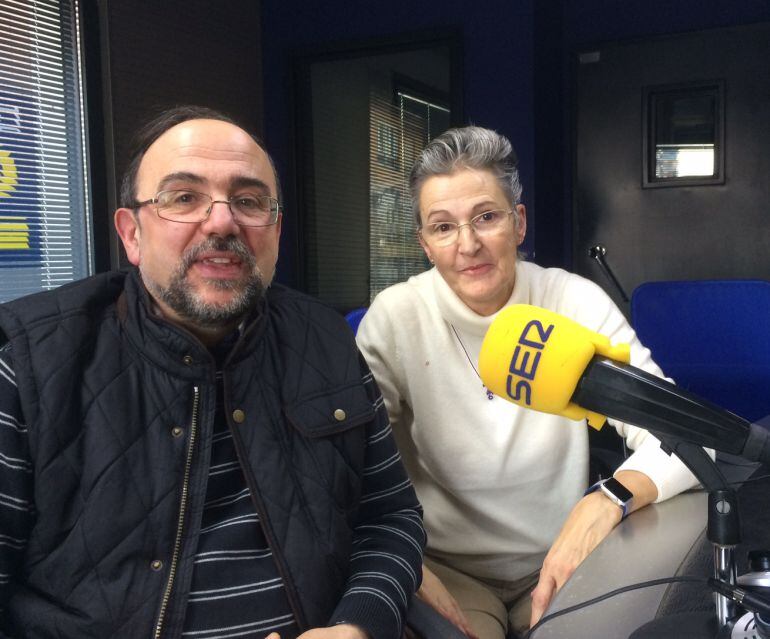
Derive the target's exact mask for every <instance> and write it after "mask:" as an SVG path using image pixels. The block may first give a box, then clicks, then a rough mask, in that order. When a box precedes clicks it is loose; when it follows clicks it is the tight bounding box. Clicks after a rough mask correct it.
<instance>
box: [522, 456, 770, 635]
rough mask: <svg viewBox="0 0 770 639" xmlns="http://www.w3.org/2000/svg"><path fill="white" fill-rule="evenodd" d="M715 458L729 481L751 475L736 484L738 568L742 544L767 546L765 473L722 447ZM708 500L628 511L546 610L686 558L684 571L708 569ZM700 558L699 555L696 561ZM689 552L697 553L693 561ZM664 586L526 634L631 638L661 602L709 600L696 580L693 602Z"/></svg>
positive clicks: (668, 571) (665, 605)
mask: <svg viewBox="0 0 770 639" xmlns="http://www.w3.org/2000/svg"><path fill="white" fill-rule="evenodd" d="M718 466H719V467H720V470H721V471H722V473H723V474H724V475H725V478H726V479H727V480H728V481H730V482H742V481H744V480H745V479H746V478H748V477H749V476H750V475H752V474H753V477H752V481H751V482H748V483H746V484H745V485H743V486H742V487H741V488H740V489H739V490H738V502H739V511H740V518H741V535H742V542H741V544H740V545H739V546H738V547H737V548H736V559H737V561H736V563H737V568H738V574H742V573H743V572H746V570H747V566H746V551H747V550H750V549H757V548H763V549H770V476H768V474H767V473H768V469H766V468H762V467H758V466H757V465H755V464H747V463H746V462H744V461H741V460H739V459H738V458H736V457H732V456H725V455H722V454H719V455H718ZM707 504H708V496H707V495H706V494H705V493H703V492H696V493H688V494H684V495H678V496H677V497H674V498H673V499H670V500H668V501H666V502H663V503H662V504H652V505H650V506H647V507H646V508H643V509H641V510H639V511H637V512H635V513H633V514H632V515H631V516H630V517H628V518H627V519H626V520H625V521H623V522H622V523H621V524H620V525H619V526H617V527H616V528H615V530H613V531H612V533H610V535H609V536H608V537H607V538H606V539H605V540H604V541H603V542H602V543H601V544H600V545H599V546H598V547H597V548H596V549H595V550H594V551H593V552H592V553H591V554H590V555H589V556H588V557H587V558H586V560H585V561H584V562H583V563H582V564H581V565H580V566H579V567H578V569H577V570H576V571H575V573H574V574H573V575H572V577H571V578H570V579H569V581H567V583H566V584H564V587H563V588H562V589H561V590H560V591H559V592H558V593H557V595H556V596H555V597H554V599H553V601H552V602H551V606H550V607H549V609H548V610H547V612H546V614H550V613H552V612H556V611H559V610H563V609H564V608H568V607H570V606H574V605H576V604H580V603H583V602H585V601H587V600H589V599H592V598H594V597H598V596H600V595H603V594H605V593H607V592H609V591H611V590H615V589H617V588H622V587H624V586H629V585H632V584H636V583H639V582H642V581H649V580H652V579H661V578H664V577H672V576H674V575H677V573H678V571H679V569H680V568H681V567H682V565H683V563H684V562H686V563H687V565H686V570H687V572H688V573H689V574H698V575H702V576H703V577H707V576H710V574H711V570H712V569H713V562H712V560H711V553H712V551H711V548H710V547H709V544H708V542H706V541H705V540H704V538H703V536H704V534H705V529H706V518H707ZM691 551H692V552H691ZM699 558H702V559H703V560H704V561H703V562H701V563H700V565H699V564H698V561H697V559H699ZM693 559H694V560H696V561H694V562H692V563H691V562H690V560H693ZM668 588H669V586H668V585H661V586H654V587H650V588H642V589H639V590H633V591H631V592H627V593H623V594H621V595H617V596H615V597H612V598H610V599H607V600H605V601H602V602H600V603H597V604H594V605H591V606H589V607H587V608H583V609H581V610H577V611H575V612H571V613H568V614H565V615H564V616H562V617H557V618H556V619H553V620H552V621H549V622H548V623H546V624H544V625H543V626H542V627H541V628H539V629H538V630H536V631H535V632H534V633H532V637H531V639H549V638H553V639H564V638H569V639H628V636H629V635H630V634H631V633H632V632H633V631H634V630H636V629H637V628H638V627H639V626H641V625H643V624H645V623H647V622H648V621H650V620H651V619H654V618H655V617H656V614H657V613H658V612H659V610H660V611H661V612H662V614H664V615H668V614H671V613H674V612H681V611H684V610H687V609H699V610H708V609H710V608H711V602H710V601H709V598H710V595H709V594H708V591H707V589H706V588H705V587H701V588H700V593H698V591H697V590H692V591H691V590H689V588H697V587H694V586H689V585H688V586H683V588H686V589H688V590H685V592H687V593H689V594H691V595H695V598H696V599H697V600H698V601H697V605H694V602H693V601H689V602H686V603H687V606H684V605H683V604H684V603H685V602H683V601H682V600H681V592H680V593H677V594H673V593H672V591H668ZM674 590H675V589H674ZM667 592H668V593H669V594H667ZM672 595H673V596H672ZM664 597H665V599H664Z"/></svg>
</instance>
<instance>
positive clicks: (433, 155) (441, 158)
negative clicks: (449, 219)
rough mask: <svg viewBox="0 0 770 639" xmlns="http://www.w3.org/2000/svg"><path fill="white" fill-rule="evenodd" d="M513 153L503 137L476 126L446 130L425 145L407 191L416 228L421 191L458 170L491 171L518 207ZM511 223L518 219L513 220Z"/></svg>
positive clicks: (518, 189)
mask: <svg viewBox="0 0 770 639" xmlns="http://www.w3.org/2000/svg"><path fill="white" fill-rule="evenodd" d="M518 165H519V161H518V158H517V157H516V151H514V150H513V146H512V145H511V143H510V142H509V141H508V138H506V137H505V136H503V135H500V134H499V133H497V131H493V130H491V129H484V128H482V127H479V126H466V127H462V128H457V129H449V130H448V131H445V132H444V133H442V134H441V135H439V136H438V137H436V138H433V140H431V141H430V142H429V143H428V146H426V147H425V148H424V149H423V150H422V152H421V153H420V157H419V158H418V159H417V162H415V164H414V166H413V167H412V172H411V173H410V175H409V191H410V193H411V197H412V211H413V212H414V217H415V220H416V222H417V228H420V227H421V226H422V220H421V218H420V190H421V189H422V186H423V184H424V183H425V181H426V180H427V179H428V178H430V177H433V176H436V175H449V174H451V173H454V172H455V171H456V170H458V169H478V170H487V171H491V172H492V173H493V174H494V175H495V177H496V178H497V181H498V183H499V184H500V188H501V189H502V190H503V193H505V196H506V198H508V201H509V203H510V204H511V206H512V207H513V206H516V205H517V204H520V203H521V181H520V180H519V168H518ZM514 219H518V218H517V217H516V216H514Z"/></svg>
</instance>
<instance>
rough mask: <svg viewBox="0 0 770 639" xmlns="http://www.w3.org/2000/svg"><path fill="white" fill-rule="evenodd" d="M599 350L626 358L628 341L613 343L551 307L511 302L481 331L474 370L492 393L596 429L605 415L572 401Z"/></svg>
mask: <svg viewBox="0 0 770 639" xmlns="http://www.w3.org/2000/svg"><path fill="white" fill-rule="evenodd" d="M596 355H602V356H604V357H608V358H610V359H614V360H617V361H620V362H624V363H628V362H629V361H630V359H631V349H630V347H629V345H628V344H618V345H616V346H612V345H611V344H610V340H609V339H608V338H607V337H605V336H604V335H600V334H598V333H594V332H593V331H589V330H588V329H587V328H585V327H584V326H581V325H580V324H578V323H577V322H574V321H572V320H570V319H568V318H566V317H564V316H563V315H559V314H558V313H554V312H553V311H549V310H546V309H544V308H539V307H537V306H530V305H529V304H514V305H512V306H508V307H507V308H505V309H503V310H502V311H500V313H499V314H498V316H497V317H496V318H495V320H494V321H493V322H492V324H491V326H490V327H489V329H488V330H487V334H486V336H485V337H484V342H483V344H482V345H481V353H480V354H479V375H481V379H482V380H483V382H484V384H486V386H487V388H489V390H491V391H492V392H493V393H494V394H495V395H498V396H500V397H503V398H505V399H508V400H510V401H512V402H514V403H515V404H519V405H521V406H526V407H527V408H532V409H534V410H539V411H541V412H544V413H551V414H554V415H562V416H564V417H567V418H569V419H575V420H580V419H587V420H588V423H589V424H590V425H591V426H593V427H594V428H596V429H600V428H601V427H602V426H603V425H604V422H605V421H606V419H607V418H606V416H604V415H600V414H599V413H596V412H594V411H592V410H589V409H586V408H583V407H582V406H578V405H577V404H575V403H574V402H573V401H571V399H572V396H573V394H574V393H575V389H576V387H577V384H578V381H580V378H581V375H582V374H583V372H584V371H585V369H586V367H587V366H588V364H589V362H590V361H591V360H592V359H593V358H594V357H595V356H596Z"/></svg>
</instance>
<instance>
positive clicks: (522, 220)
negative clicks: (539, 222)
mask: <svg viewBox="0 0 770 639" xmlns="http://www.w3.org/2000/svg"><path fill="white" fill-rule="evenodd" d="M513 214H514V215H515V216H516V246H521V243H522V242H523V241H524V236H526V234H527V209H526V208H525V206H524V205H523V204H517V205H516V206H515V207H514V208H513Z"/></svg>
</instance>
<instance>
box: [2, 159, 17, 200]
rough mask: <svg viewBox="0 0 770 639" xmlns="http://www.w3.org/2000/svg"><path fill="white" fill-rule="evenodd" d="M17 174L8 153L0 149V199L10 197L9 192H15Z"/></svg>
mask: <svg viewBox="0 0 770 639" xmlns="http://www.w3.org/2000/svg"><path fill="white" fill-rule="evenodd" d="M18 177H19V172H18V171H17V170H16V163H15V162H14V161H13V158H12V157H11V152H10V151H3V150H2V149H0V197H11V191H15V190H16V185H17V184H18V183H19V181H18Z"/></svg>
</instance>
